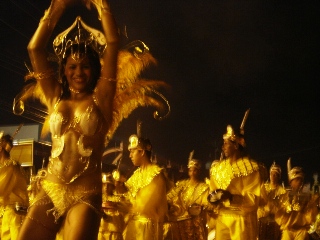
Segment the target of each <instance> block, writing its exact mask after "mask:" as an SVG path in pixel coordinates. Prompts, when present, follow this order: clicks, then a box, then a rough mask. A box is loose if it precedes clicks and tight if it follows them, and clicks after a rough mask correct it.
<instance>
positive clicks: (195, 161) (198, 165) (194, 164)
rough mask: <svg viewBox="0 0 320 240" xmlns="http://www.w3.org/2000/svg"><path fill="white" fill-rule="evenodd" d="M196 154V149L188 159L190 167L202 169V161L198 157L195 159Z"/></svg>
mask: <svg viewBox="0 0 320 240" xmlns="http://www.w3.org/2000/svg"><path fill="white" fill-rule="evenodd" d="M193 155H194V150H192V151H191V152H190V154H189V159H188V168H192V167H194V168H197V169H200V168H201V163H200V161H199V160H198V159H194V158H193Z"/></svg>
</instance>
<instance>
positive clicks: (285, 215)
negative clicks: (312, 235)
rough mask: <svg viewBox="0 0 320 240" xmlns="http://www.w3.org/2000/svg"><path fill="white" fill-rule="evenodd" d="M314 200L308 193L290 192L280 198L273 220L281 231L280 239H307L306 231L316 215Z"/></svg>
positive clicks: (314, 197)
mask: <svg viewBox="0 0 320 240" xmlns="http://www.w3.org/2000/svg"><path fill="white" fill-rule="evenodd" d="M316 198H317V196H314V195H311V194H310V193H302V192H295V193H293V192H292V191H287V193H286V194H284V195H283V196H282V197H281V198H280V206H279V210H278V211H277V212H276V215H275V219H276V222H277V223H278V224H279V225H280V229H281V230H282V238H281V239H301V240H302V239H303V240H306V239H309V235H308V230H309V229H310V226H311V224H312V223H314V221H315V220H316V216H317V213H318V209H317V202H316V201H314V199H316Z"/></svg>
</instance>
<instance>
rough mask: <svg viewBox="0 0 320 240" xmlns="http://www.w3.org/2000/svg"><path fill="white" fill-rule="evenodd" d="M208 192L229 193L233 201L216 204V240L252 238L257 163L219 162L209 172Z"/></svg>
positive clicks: (254, 234) (258, 182) (257, 192)
mask: <svg viewBox="0 0 320 240" xmlns="http://www.w3.org/2000/svg"><path fill="white" fill-rule="evenodd" d="M210 189H211V190H213V191H215V190H217V189H223V190H227V191H229V192H230V193H231V194H232V195H233V198H232V200H231V201H229V200H226V201H224V202H223V203H222V204H220V205H218V206H217V208H216V209H215V212H216V213H217V214H218V218H217V223H216V240H222V239H223V240H225V239H233V240H236V239H237V240H238V239H246V240H247V239H248V240H251V239H256V237H257V208H258V203H259V197H260V189H261V180H260V173H259V166H258V164H257V163H256V162H255V161H253V160H250V159H248V158H240V159H238V160H237V161H236V162H234V163H232V164H231V163H230V159H225V160H220V161H219V162H217V163H215V164H214V165H212V167H211V169H210Z"/></svg>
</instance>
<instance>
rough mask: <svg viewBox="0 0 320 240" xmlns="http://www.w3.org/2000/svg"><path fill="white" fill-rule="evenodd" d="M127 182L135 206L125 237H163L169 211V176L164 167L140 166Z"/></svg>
mask: <svg viewBox="0 0 320 240" xmlns="http://www.w3.org/2000/svg"><path fill="white" fill-rule="evenodd" d="M125 185H126V187H127V188H128V197H129V200H130V202H131V204H132V208H131V212H130V216H129V220H128V225H127V227H126V230H125V232H124V239H125V240H131V239H132V240H149V239H162V236H163V221H164V217H165V215H166V213H167V199H166V179H165V177H164V174H163V173H162V168H160V167H159V166H157V165H154V164H150V165H149V166H147V167H145V168H143V169H142V168H138V169H137V170H136V171H135V172H134V173H133V175H132V176H131V177H130V178H129V179H128V181H127V182H125Z"/></svg>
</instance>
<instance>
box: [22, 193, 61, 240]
mask: <svg viewBox="0 0 320 240" xmlns="http://www.w3.org/2000/svg"><path fill="white" fill-rule="evenodd" d="M39 195H40V196H42V197H40V198H39V201H37V202H35V204H34V205H32V206H31V207H30V208H29V209H28V213H27V216H26V218H25V219H24V221H23V224H22V226H21V229H20V232H19V236H18V239H19V240H24V239H26V240H29V239H39V240H41V239H46V240H49V239H55V236H56V233H57V232H58V230H59V228H60V226H61V224H60V223H59V222H56V221H55V218H54V216H53V214H52V213H48V212H47V211H48V210H50V209H52V208H53V204H52V202H51V201H50V199H49V198H48V196H47V195H46V194H45V193H44V192H40V193H39Z"/></svg>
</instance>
